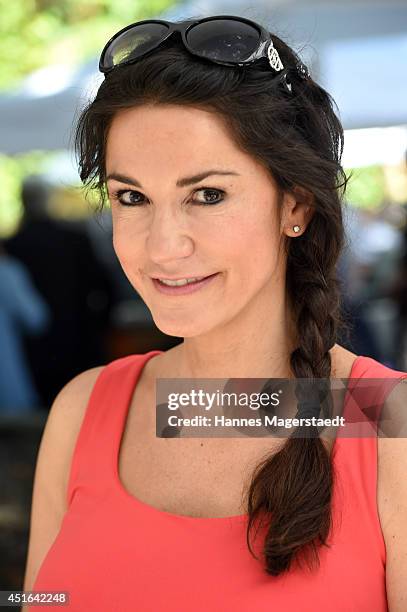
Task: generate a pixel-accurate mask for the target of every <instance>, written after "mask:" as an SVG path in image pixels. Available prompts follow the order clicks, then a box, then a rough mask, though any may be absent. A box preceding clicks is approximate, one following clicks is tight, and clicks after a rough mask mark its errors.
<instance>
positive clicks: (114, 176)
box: [106, 170, 240, 189]
mask: <svg viewBox="0 0 407 612" xmlns="http://www.w3.org/2000/svg"><path fill="white" fill-rule="evenodd" d="M213 174H218V175H222V176H226V175H234V176H240V174H238V173H237V172H233V171H230V170H207V171H206V172H201V174H195V175H194V176H186V177H184V178H181V179H179V180H178V181H177V183H176V185H177V187H187V186H188V185H193V184H194V183H199V181H202V180H203V179H204V178H206V177H207V176H210V175H213ZM109 180H115V181H120V182H121V183H128V184H129V185H134V186H135V187H140V188H141V189H143V186H142V185H141V183H139V182H138V181H137V180H136V179H135V178H132V177H130V176H125V175H124V174H118V173H117V172H112V173H111V174H108V176H107V177H106V181H109Z"/></svg>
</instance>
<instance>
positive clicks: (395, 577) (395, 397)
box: [377, 378, 407, 612]
mask: <svg viewBox="0 0 407 612" xmlns="http://www.w3.org/2000/svg"><path fill="white" fill-rule="evenodd" d="M384 410H385V411H386V415H385V423H384V426H385V427H386V430H387V432H386V436H387V437H378V483H377V484H378V486H377V496H378V497H377V503H378V512H379V518H380V524H381V528H382V533H383V537H384V541H385V546H386V590H387V599H388V606H389V612H401V611H402V610H403V611H404V610H405V609H406V602H407V586H406V581H405V577H406V575H407V478H406V475H407V427H406V422H407V418H406V413H407V378H404V379H403V380H400V381H398V382H397V384H396V385H395V386H394V388H393V389H392V391H391V392H390V394H389V396H388V398H387V400H386V403H385V405H384Z"/></svg>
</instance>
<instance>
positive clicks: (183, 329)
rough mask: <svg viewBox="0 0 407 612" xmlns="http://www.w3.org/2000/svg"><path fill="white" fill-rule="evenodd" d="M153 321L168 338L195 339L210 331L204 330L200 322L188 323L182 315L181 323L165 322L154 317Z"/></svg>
mask: <svg viewBox="0 0 407 612" xmlns="http://www.w3.org/2000/svg"><path fill="white" fill-rule="evenodd" d="M152 317H153V321H154V323H155V325H156V326H157V328H158V329H159V330H160V332H162V333H163V334H166V335H167V336H174V337H177V338H194V337H195V336H200V335H202V334H204V333H206V332H207V331H208V330H207V329H205V328H203V326H202V325H201V324H200V322H199V320H198V321H196V322H193V321H191V322H190V323H188V322H187V321H185V318H184V317H183V316H182V314H180V317H179V321H165V320H164V318H160V317H158V318H156V317H155V316H154V315H152Z"/></svg>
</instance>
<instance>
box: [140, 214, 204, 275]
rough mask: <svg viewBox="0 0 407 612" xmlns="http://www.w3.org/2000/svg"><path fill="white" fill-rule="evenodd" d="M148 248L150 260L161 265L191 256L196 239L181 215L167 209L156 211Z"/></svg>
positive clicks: (151, 225)
mask: <svg viewBox="0 0 407 612" xmlns="http://www.w3.org/2000/svg"><path fill="white" fill-rule="evenodd" d="M146 249H147V253H148V256H149V258H150V260H151V261H152V262H154V263H155V264H157V265H160V264H166V263H170V262H176V261H177V260H178V259H183V258H185V257H189V256H190V255H191V254H192V253H193V251H194V241H193V239H192V236H191V235H190V231H189V229H188V227H187V225H186V224H185V222H184V221H183V220H181V219H180V215H179V214H177V213H176V212H174V211H171V210H169V209H167V210H166V211H160V212H157V211H155V214H154V215H153V217H152V220H151V224H150V227H149V229H148V234H147V244H146Z"/></svg>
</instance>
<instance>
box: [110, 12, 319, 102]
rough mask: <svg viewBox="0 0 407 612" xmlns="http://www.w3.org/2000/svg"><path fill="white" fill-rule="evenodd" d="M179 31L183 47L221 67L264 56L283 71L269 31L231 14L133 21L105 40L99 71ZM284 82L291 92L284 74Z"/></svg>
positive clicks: (303, 73) (137, 56)
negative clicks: (181, 19) (186, 18)
mask: <svg viewBox="0 0 407 612" xmlns="http://www.w3.org/2000/svg"><path fill="white" fill-rule="evenodd" d="M174 32H179V34H180V35H181V38H182V42H183V44H184V47H185V48H186V49H187V50H188V51H189V53H191V54H192V55H195V56H197V57H200V58H204V59H206V60H209V61H211V62H214V63H215V64H221V65H223V66H242V67H244V66H250V65H252V64H254V63H255V62H257V61H258V60H261V59H262V58H267V59H268V63H269V65H270V67H271V68H272V69H273V71H274V72H275V73H277V74H278V73H280V72H281V71H283V70H284V65H283V62H282V61H281V58H280V56H279V54H278V51H277V49H276V48H275V47H274V45H273V41H272V38H271V36H270V33H269V32H268V31H267V30H266V29H265V28H263V27H262V26H261V25H260V24H258V23H255V22H254V21H251V20H250V19H246V18H244V17H236V16H234V15H216V16H212V17H204V18H202V19H189V20H186V21H182V22H171V21H165V20H162V19H145V20H144V21H137V22H136V23H132V24H130V25H128V26H126V27H125V28H123V29H122V30H120V31H119V32H116V34H115V35H114V36H113V37H112V38H111V39H110V40H109V41H108V42H107V43H106V45H105V47H104V49H103V51H102V53H101V56H100V60H99V70H100V71H101V72H103V73H104V75H105V76H106V75H107V74H108V73H109V72H111V71H112V70H113V69H114V68H115V67H116V66H123V65H127V64H133V63H135V62H136V61H137V60H138V59H140V58H142V57H144V56H145V55H147V54H149V53H150V52H152V51H154V50H155V49H157V48H158V47H159V46H160V45H161V44H162V43H164V42H165V41H166V40H168V39H169V38H170V36H171V35H172V34H173V33H174ZM296 69H297V72H298V74H299V76H300V77H302V78H307V77H308V76H309V73H308V70H307V68H306V66H305V65H304V64H303V63H302V62H299V63H297V65H296ZM282 76H283V83H284V86H285V88H286V89H287V91H289V92H290V93H291V91H292V88H291V84H290V83H289V81H288V79H287V75H286V73H285V72H284V73H282Z"/></svg>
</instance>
